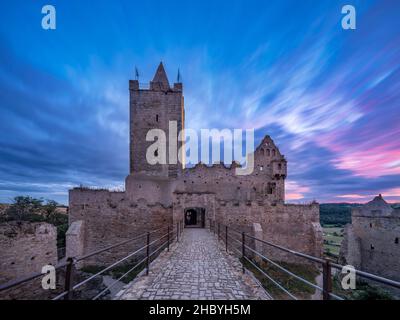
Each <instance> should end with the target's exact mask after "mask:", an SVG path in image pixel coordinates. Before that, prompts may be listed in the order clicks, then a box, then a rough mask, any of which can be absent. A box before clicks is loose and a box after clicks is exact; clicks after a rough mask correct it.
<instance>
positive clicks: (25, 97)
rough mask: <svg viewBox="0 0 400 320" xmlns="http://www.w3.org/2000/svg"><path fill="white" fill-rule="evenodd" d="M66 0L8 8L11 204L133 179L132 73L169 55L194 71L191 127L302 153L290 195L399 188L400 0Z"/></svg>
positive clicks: (0, 104) (3, 169) (366, 196)
mask: <svg viewBox="0 0 400 320" xmlns="http://www.w3.org/2000/svg"><path fill="white" fill-rule="evenodd" d="M343 4H345V3H342V1H329V2H315V1H312V2H308V1H304V2H298V1H268V2H266V3H263V4H261V3H260V2H259V1H257V2H254V3H249V2H246V4H239V3H231V2H224V1H219V2H209V3H205V2H199V3H197V4H194V3H189V2H168V3H160V4H158V5H157V10H155V9H154V7H153V6H154V4H152V3H149V4H146V3H135V4H133V3H132V2H130V1H115V2H113V3H110V2H106V1H104V2H103V1H97V2H96V3H93V2H87V3H84V2H81V1H80V2H74V1H68V2H65V1H55V2H54V5H55V6H56V8H57V17H58V21H57V30H55V31H44V30H43V29H41V27H40V20H41V15H40V7H39V5H38V4H36V3H34V2H28V3H27V2H25V1H24V2H22V1H21V3H19V1H16V2H15V3H11V2H9V3H8V4H5V8H3V10H2V12H1V13H0V14H1V17H0V126H1V130H2V134H1V136H0V201H10V199H11V198H12V197H14V196H15V195H19V194H30V195H33V196H37V197H45V198H52V199H55V200H57V201H60V202H64V203H66V202H67V199H68V189H70V188H71V187H73V186H77V185H80V184H83V185H93V186H99V187H108V188H117V189H120V188H122V187H123V181H124V177H125V176H126V174H127V173H128V134H129V132H128V131H129V122H128V117H129V112H128V99H129V96H128V80H129V78H133V76H134V74H133V70H134V67H135V65H136V66H137V67H138V69H139V73H140V79H139V80H140V82H141V83H143V85H145V84H146V83H147V82H148V81H149V80H150V79H151V78H152V76H153V73H154V71H155V68H156V66H157V64H158V62H159V61H160V60H163V62H164V64H165V65H166V68H167V72H168V75H169V80H170V82H171V83H172V82H174V80H175V76H176V74H177V70H178V68H179V69H180V72H181V75H182V77H183V83H184V94H185V108H186V125H187V126H188V127H190V128H193V129H196V130H199V129H201V128H219V129H222V128H254V129H255V130H256V143H258V142H260V141H261V139H262V138H263V136H264V135H265V134H269V135H270V136H271V137H272V138H273V139H274V141H275V142H276V143H277V145H278V146H279V148H280V149H281V151H282V153H284V154H285V156H286V158H287V160H288V163H289V168H288V169H289V170H288V171H289V172H288V173H289V176H288V181H287V194H286V199H287V200H288V201H294V202H306V201H312V200H314V199H315V200H317V201H320V202H326V201H335V202H344V201H348V202H365V201H368V200H370V199H371V198H372V197H373V196H374V195H376V194H378V193H382V194H383V196H384V197H385V198H387V199H388V200H389V201H391V202H395V201H400V192H399V190H400V139H399V138H398V137H399V136H400V125H399V106H400V65H399V61H400V47H399V46H398V43H399V42H400V38H399V35H398V31H399V29H400V25H399V22H398V21H399V20H398V12H399V10H400V4H399V3H398V1H389V0H388V1H372V0H371V1H367V0H363V1H354V2H353V5H354V6H355V7H356V9H357V29H356V30H351V31H345V30H343V29H342V28H341V25H340V19H341V6H342V5H343Z"/></svg>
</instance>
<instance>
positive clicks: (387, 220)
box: [340, 196, 400, 281]
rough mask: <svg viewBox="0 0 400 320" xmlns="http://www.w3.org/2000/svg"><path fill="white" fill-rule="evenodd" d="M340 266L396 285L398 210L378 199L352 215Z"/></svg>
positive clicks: (399, 278)
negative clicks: (375, 275) (348, 267)
mask: <svg viewBox="0 0 400 320" xmlns="http://www.w3.org/2000/svg"><path fill="white" fill-rule="evenodd" d="M343 244H344V245H342V247H341V251H340V262H341V263H344V264H350V265H353V266H354V267H356V268H359V269H361V270H363V271H367V272H370V273H373V274H377V275H380V276H383V277H387V278H390V279H394V280H397V281H400V259H399V257H400V210H394V209H392V208H391V206H390V205H389V204H387V203H386V202H385V201H384V200H383V198H382V197H381V196H378V197H376V198H375V199H374V200H373V201H371V202H369V203H367V204H366V205H364V206H363V207H361V208H357V209H354V210H353V211H352V224H351V225H348V226H346V228H345V238H344V240H343Z"/></svg>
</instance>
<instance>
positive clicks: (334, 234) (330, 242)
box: [322, 225, 343, 257]
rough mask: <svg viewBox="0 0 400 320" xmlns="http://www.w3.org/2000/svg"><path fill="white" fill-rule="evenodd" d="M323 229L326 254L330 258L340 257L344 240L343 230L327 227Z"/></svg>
mask: <svg viewBox="0 0 400 320" xmlns="http://www.w3.org/2000/svg"><path fill="white" fill-rule="evenodd" d="M322 229H323V235H324V253H325V254H326V255H328V256H333V257H338V256H339V251H340V245H341V243H342V240H343V228H341V227H332V226H329V225H326V226H325V227H323V228H322Z"/></svg>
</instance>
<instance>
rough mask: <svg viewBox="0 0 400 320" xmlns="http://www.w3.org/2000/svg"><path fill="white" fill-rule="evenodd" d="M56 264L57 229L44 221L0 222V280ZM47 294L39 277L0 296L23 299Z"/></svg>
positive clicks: (0, 281) (25, 274) (1, 281)
mask: <svg viewBox="0 0 400 320" xmlns="http://www.w3.org/2000/svg"><path fill="white" fill-rule="evenodd" d="M49 264H50V265H54V266H55V265H56V264H57V230H56V228H55V227H54V226H53V225H51V224H48V223H44V222H35V223H30V222H10V223H2V224H1V225H0V283H6V282H9V281H12V280H16V279H19V278H23V277H26V276H29V275H31V274H33V273H37V272H41V271H42V267H43V266H45V265H49ZM43 294H48V292H46V291H45V290H43V289H42V287H41V280H40V279H37V280H34V281H29V282H27V283H26V284H24V285H20V286H18V287H15V288H11V289H9V290H7V291H3V292H1V293H0V299H16V298H18V299H23V298H33V297H35V295H37V296H38V297H40V296H42V295H43Z"/></svg>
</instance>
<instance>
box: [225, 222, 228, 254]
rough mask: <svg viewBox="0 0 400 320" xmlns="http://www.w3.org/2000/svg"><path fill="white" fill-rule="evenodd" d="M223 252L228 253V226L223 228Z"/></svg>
mask: <svg viewBox="0 0 400 320" xmlns="http://www.w3.org/2000/svg"><path fill="white" fill-rule="evenodd" d="M225 251H226V252H228V226H225Z"/></svg>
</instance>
